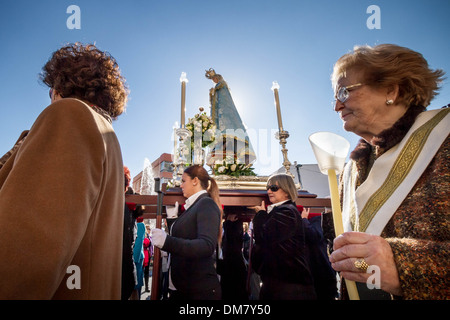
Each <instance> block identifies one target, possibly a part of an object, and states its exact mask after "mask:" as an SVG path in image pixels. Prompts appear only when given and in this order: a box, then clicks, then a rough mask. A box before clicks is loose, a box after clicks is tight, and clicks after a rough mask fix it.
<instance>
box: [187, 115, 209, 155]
mask: <svg viewBox="0 0 450 320" xmlns="http://www.w3.org/2000/svg"><path fill="white" fill-rule="evenodd" d="M202 109H203V108H200V110H202ZM186 129H188V130H189V131H190V132H191V150H194V142H195V138H196V136H197V135H198V133H200V132H201V139H202V148H205V147H207V146H209V145H210V144H211V143H213V142H214V141H215V139H216V137H215V133H216V125H215V124H214V122H213V120H212V118H211V117H208V116H207V115H206V112H200V113H197V114H196V115H194V117H192V118H189V119H188V123H187V124H186Z"/></svg>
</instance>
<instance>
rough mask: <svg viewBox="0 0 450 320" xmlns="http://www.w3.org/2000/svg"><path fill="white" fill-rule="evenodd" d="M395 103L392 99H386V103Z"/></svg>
mask: <svg viewBox="0 0 450 320" xmlns="http://www.w3.org/2000/svg"><path fill="white" fill-rule="evenodd" d="M393 103H394V100H391V99H389V100H386V104H387V105H388V106H389V105H391V104H393Z"/></svg>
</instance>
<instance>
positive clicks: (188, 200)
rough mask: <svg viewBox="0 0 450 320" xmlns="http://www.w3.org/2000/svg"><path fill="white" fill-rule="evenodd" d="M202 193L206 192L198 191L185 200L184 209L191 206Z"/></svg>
mask: <svg viewBox="0 0 450 320" xmlns="http://www.w3.org/2000/svg"><path fill="white" fill-rule="evenodd" d="M204 193H208V191H206V190H200V191H199V192H197V193H194V194H193V195H192V196H190V197H189V198H187V199H186V202H185V203H184V209H185V210H187V209H188V208H189V207H190V206H192V204H193V203H194V202H195V200H197V198H198V197H199V196H201V195H202V194H204Z"/></svg>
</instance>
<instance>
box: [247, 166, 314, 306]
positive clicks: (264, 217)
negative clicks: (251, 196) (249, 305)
mask: <svg viewBox="0 0 450 320" xmlns="http://www.w3.org/2000/svg"><path fill="white" fill-rule="evenodd" d="M266 188H267V194H268V196H269V201H270V202H271V203H272V204H271V205H269V206H268V207H267V209H266V207H265V202H264V201H262V203H261V206H255V207H251V209H254V210H255V211H256V215H255V217H254V218H253V231H254V239H255V244H254V247H253V251H252V257H251V259H252V266H253V269H254V270H255V272H256V273H258V274H259V275H260V277H261V281H262V287H261V291H260V299H261V300H312V299H316V297H317V296H316V292H315V289H314V284H313V278H312V273H311V270H310V261H309V250H308V246H307V244H306V234H305V232H306V230H305V229H306V226H305V222H304V221H303V219H302V217H301V215H300V213H299V212H298V210H297V206H296V204H295V201H296V199H297V196H298V191H297V188H296V186H295V183H294V180H293V179H292V177H291V176H289V175H287V174H276V175H273V176H271V177H269V179H268V182H267V187H266Z"/></svg>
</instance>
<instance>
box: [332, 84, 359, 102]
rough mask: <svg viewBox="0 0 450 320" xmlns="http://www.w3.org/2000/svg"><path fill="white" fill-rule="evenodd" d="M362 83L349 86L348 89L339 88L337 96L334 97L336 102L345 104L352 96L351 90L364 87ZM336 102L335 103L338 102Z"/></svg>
mask: <svg viewBox="0 0 450 320" xmlns="http://www.w3.org/2000/svg"><path fill="white" fill-rule="evenodd" d="M362 85H363V84H362V83H357V84H352V85H351V86H347V87H341V88H339V90H338V92H337V94H336V95H335V96H334V97H335V98H336V100H338V101H339V102H341V103H344V102H345V101H347V99H348V98H349V96H350V91H351V90H349V89H353V88H357V87H360V86H362ZM336 100H335V102H336Z"/></svg>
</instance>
